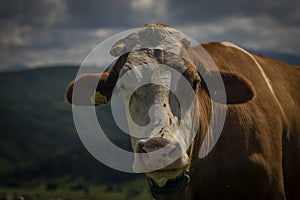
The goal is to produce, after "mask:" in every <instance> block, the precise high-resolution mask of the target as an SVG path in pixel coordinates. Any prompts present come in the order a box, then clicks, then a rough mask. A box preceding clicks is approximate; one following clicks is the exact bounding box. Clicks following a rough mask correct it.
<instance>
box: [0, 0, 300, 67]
mask: <svg viewBox="0 0 300 200" xmlns="http://www.w3.org/2000/svg"><path fill="white" fill-rule="evenodd" d="M155 22H160V23H164V24H168V25H170V26H173V27H175V28H177V29H179V30H181V31H182V32H184V33H185V34H187V35H189V36H191V37H192V38H193V39H195V40H196V41H198V42H199V43H207V42H211V41H230V42H233V43H235V44H237V45H239V46H242V47H244V48H247V49H253V50H259V51H269V52H280V53H288V54H294V55H300V39H299V38H300V1H299V0H251V1H250V0H227V1H226V0H219V1H217V0H206V1H203V0H182V1H179V0H90V1H89V0H85V1H84V0H80V1H74V0H1V3H0V27H1V28H0V70H1V69H5V68H6V69H7V68H9V67H13V66H16V65H26V66H29V67H40V66H51V65H56V64H80V63H81V62H82V61H83V59H84V58H85V57H86V56H87V55H88V53H89V52H90V51H91V50H92V49H93V48H94V47H95V46H96V45H97V44H98V43H100V42H101V41H103V40H105V39H106V38H108V37H110V36H112V35H114V34H117V33H119V32H121V31H125V30H128V29H132V28H138V27H141V26H143V25H144V24H147V23H155Z"/></svg>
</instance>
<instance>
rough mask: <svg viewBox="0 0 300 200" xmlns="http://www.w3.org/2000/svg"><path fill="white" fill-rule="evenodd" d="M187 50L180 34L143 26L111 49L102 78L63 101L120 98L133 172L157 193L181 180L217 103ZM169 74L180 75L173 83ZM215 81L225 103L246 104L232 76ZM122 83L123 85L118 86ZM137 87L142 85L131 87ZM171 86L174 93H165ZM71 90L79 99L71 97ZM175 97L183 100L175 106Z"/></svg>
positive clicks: (245, 92)
mask: <svg viewBox="0 0 300 200" xmlns="http://www.w3.org/2000/svg"><path fill="white" fill-rule="evenodd" d="M190 48H191V47H190V44H189V40H188V39H187V38H185V37H184V35H183V34H182V33H181V32H179V31H177V30H175V29H173V28H171V27H168V26H165V25H161V24H154V25H153V24H152V25H146V26H145V27H143V28H142V29H141V31H140V32H138V33H134V34H131V35H129V36H128V37H126V38H124V39H122V40H120V41H118V42H117V43H116V44H115V45H113V47H112V49H111V54H112V55H114V56H116V57H118V59H117V61H116V62H115V64H114V65H113V66H112V67H111V69H110V70H109V71H108V72H104V73H101V74H85V75H82V76H80V77H78V78H77V79H76V80H75V81H73V82H71V84H70V85H69V86H68V88H67V91H66V100H67V101H68V102H69V103H72V104H75V105H104V104H108V103H109V102H110V100H111V97H112V93H113V90H114V88H115V89H116V90H117V91H118V92H119V93H120V94H121V96H122V98H123V99H124V102H125V105H124V106H125V110H126V114H127V118H128V120H127V121H128V127H129V131H130V134H131V143H132V148H133V150H134V152H136V153H139V154H137V156H136V158H135V163H134V166H133V168H134V170H135V171H137V172H147V175H148V176H149V177H150V178H152V179H153V181H154V182H155V183H156V184H157V185H158V186H160V187H163V186H164V185H165V184H166V183H167V181H168V180H170V179H175V178H176V177H179V176H181V175H182V174H183V172H184V170H185V168H186V166H187V165H188V163H189V156H188V154H187V149H188V148H189V146H190V144H191V140H192V138H193V136H194V135H193V134H194V133H195V132H196V131H197V130H198V132H202V133H204V132H206V131H205V129H207V128H208V127H207V126H208V120H209V117H210V112H211V107H210V106H211V105H210V104H211V102H210V100H211V99H213V100H215V101H219V100H218V94H219V91H218V90H219V88H218V86H216V87H215V88H213V90H214V91H213V92H212V91H210V93H209V92H208V89H207V85H206V84H205V81H204V80H203V76H207V77H205V78H206V79H208V77H209V76H210V77H212V78H213V77H214V72H212V71H207V72H205V70H207V69H201V70H202V71H204V72H203V74H202V73H199V72H198V70H197V67H196V64H195V62H194V61H193V59H192V58H191V57H190V56H189V52H190ZM166 66H167V67H166ZM174 71H176V72H177V73H180V74H181V78H179V79H176V81H174V80H175V78H174ZM125 76H127V78H126V77H125ZM221 76H222V78H223V80H224V85H225V89H226V93H227V103H243V102H246V101H248V100H249V99H251V97H252V92H251V90H250V88H249V86H248V85H247V84H246V83H245V82H244V81H242V80H241V79H240V78H238V77H237V76H235V75H233V74H222V73H221ZM122 77H125V79H126V81H120V83H119V82H118V81H119V80H120V79H122ZM95 80H97V81H98V82H99V83H98V86H97V88H96V91H95V89H93V86H92V82H94V81H95ZM212 80H213V79H212ZM143 81H147V84H142V86H141V87H137V85H138V84H140V83H142V82H143ZM185 83H187V84H188V86H187V85H185ZM173 84H175V87H174V88H175V92H172V91H170V87H172V85H173ZM74 85H75V86H76V90H77V94H80V95H76V96H73V89H74ZM173 86H174V85H173ZM188 88H190V89H188ZM175 93H176V94H180V95H181V96H183V97H185V98H183V99H182V100H181V102H179V99H178V98H177V97H176V95H175ZM193 97H195V99H196V100H197V101H194V98H193ZM219 103H224V102H222V101H219ZM199 113H200V116H199ZM196 117H199V120H195V119H196ZM199 124H200V126H199V127H198V125H199ZM200 130H201V131H200ZM202 133H201V134H202ZM202 137H203V136H202Z"/></svg>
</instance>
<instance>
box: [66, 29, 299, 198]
mask: <svg viewBox="0 0 300 200" xmlns="http://www.w3.org/2000/svg"><path fill="white" fill-rule="evenodd" d="M137 37H140V38H139V39H138V41H139V42H141V41H143V40H149V41H150V42H151V45H150V46H149V47H145V48H142V47H143V46H141V45H140V46H139V45H137V43H138V42H137V41H132V40H135V39H136V38H137ZM132 38H133V39H132ZM130 39H131V40H130ZM162 47H163V48H162ZM203 49H204V50H205V51H206V52H207V55H209V56H210V57H211V58H212V60H213V62H214V64H215V65H216V67H217V69H212V68H210V66H209V65H208V64H207V63H205V62H206V60H207V59H206V58H205V56H203ZM110 53H111V54H112V55H114V56H116V57H118V58H117V59H116V62H115V63H114V64H113V66H112V67H111V68H110V69H109V70H108V71H106V72H104V73H98V74H97V73H96V74H84V75H81V76H80V77H78V78H77V79H75V80H74V81H72V82H71V83H70V85H69V86H68V87H67V89H66V95H65V98H66V100H67V101H68V102H69V103H71V104H74V105H97V106H101V105H104V104H108V103H109V102H110V99H111V97H112V93H113V90H114V88H115V87H116V84H117V82H118V80H119V79H120V78H121V77H122V75H123V74H124V73H125V72H127V71H129V70H132V69H134V68H136V67H137V66H139V65H144V64H147V65H155V66H156V70H157V69H158V70H160V68H159V66H161V65H158V64H165V65H168V66H171V67H173V68H176V70H177V71H178V72H180V73H181V74H182V76H183V77H184V79H185V80H186V81H187V82H188V83H189V84H190V87H191V88H192V90H193V91H194V94H195V97H196V107H195V105H194V106H192V104H193V103H192V102H191V101H188V102H186V103H185V105H184V106H185V110H186V112H187V113H194V112H196V113H199V118H197V121H196V124H197V130H196V135H195V137H194V139H193V142H187V141H190V140H189V139H187V138H189V137H190V136H191V134H192V130H188V129H183V130H184V131H177V130H178V127H179V124H180V123H181V124H185V123H190V124H191V121H190V120H193V119H189V120H186V121H185V120H181V119H180V118H181V117H182V116H181V115H180V112H178V109H177V108H176V107H178V102H177V101H176V98H174V97H172V95H170V93H171V92H170V90H168V89H167V87H165V86H164V84H166V85H168V81H169V82H170V79H171V78H172V77H171V76H170V75H169V76H168V73H167V72H162V73H153V74H152V76H151V77H150V78H151V79H153V80H154V82H157V83H158V84H146V85H144V86H143V87H140V88H138V89H137V90H136V91H135V92H134V93H133V95H132V96H131V98H130V103H129V105H127V107H126V110H127V111H128V112H127V114H128V115H131V118H132V119H133V121H135V123H137V124H140V125H147V123H149V115H148V114H147V113H148V112H149V113H150V111H149V109H150V107H151V105H154V104H155V105H159V106H158V107H154V108H153V109H152V110H151V109H150V110H151V112H152V116H151V121H153V122H154V123H153V124H154V125H155V126H159V127H160V128H159V130H156V129H155V127H154V129H155V131H156V132H155V133H151V134H149V135H150V136H149V137H147V138H136V137H132V138H131V142H132V148H133V151H134V152H137V153H143V154H147V153H149V154H150V153H151V152H155V151H158V150H159V149H162V148H165V150H166V154H164V155H163V154H162V155H161V157H159V158H151V155H150V156H148V157H145V156H137V157H136V158H135V159H136V160H135V163H134V166H133V168H134V169H135V170H136V171H140V172H142V171H143V170H144V171H145V172H146V177H147V180H148V181H149V185H150V188H151V192H152V195H153V196H154V197H155V198H156V199H166V200H167V199H180V200H184V199H300V120H299V119H300V95H299V91H300V81H299V78H300V68H299V67H298V66H293V65H289V64H285V63H283V62H281V61H278V60H275V59H272V58H267V57H264V56H260V55H256V54H253V53H249V52H248V51H246V50H244V49H242V48H240V47H238V46H236V45H234V44H232V43H229V42H210V43H207V44H201V45H196V46H192V45H191V43H190V41H189V39H188V38H186V37H184V36H183V34H182V33H181V32H180V31H178V30H176V29H174V28H172V27H170V26H167V25H164V24H147V25H145V26H144V27H142V28H141V30H140V32H139V33H138V34H136V35H130V36H128V37H126V38H124V39H122V40H120V41H118V42H116V43H115V44H114V45H113V47H112V49H111V51H110ZM217 74H219V75H220V77H221V80H222V82H223V86H224V89H225V93H226V98H225V100H224V99H222V98H220V97H219V95H218V94H219V93H220V91H221V89H222V88H221V89H220V87H221V86H219V85H214V84H213V83H212V84H211V83H210V85H211V86H209V84H208V82H209V80H215V79H214V78H213V77H215V76H217ZM136 76H142V75H141V74H138V72H136ZM92 80H96V81H97V82H98V85H97V87H96V93H95V91H93V89H91V88H92V86H91V85H90V81H92ZM179 83H180V82H179ZM130 84H131V83H130V82H128V85H123V87H120V88H119V89H120V90H123V92H124V91H125V93H126V87H129V86H130ZM75 85H77V91H78V93H79V94H80V95H77V96H74V95H73V90H74V87H75ZM180 86H181V85H180V84H179V86H178V90H179V93H183V94H184V93H185V92H186V89H185V88H182V87H180ZM95 94H96V95H95ZM184 95H187V96H188V95H189V94H184ZM93 96H94V97H95V99H94V101H91V98H90V97H93ZM213 105H218V106H219V107H221V108H224V109H225V111H226V118H225V121H224V125H223V128H222V132H221V135H220V137H219V139H218V141H217V142H216V144H214V146H213V147H212V148H211V150H210V151H209V152H207V153H206V154H205V155H204V156H200V153H201V148H202V145H204V144H203V143H204V139H205V137H206V135H207V134H210V133H211V132H210V131H209V129H210V124H209V122H210V120H211V118H212V115H213V114H214V113H213V112H214V109H212V106H213ZM190 116H192V115H190ZM158 119H159V120H158ZM161 119H166V120H161ZM128 126H129V127H130V124H129V125H128ZM189 127H192V128H193V127H194V126H189ZM129 129H130V128H129ZM130 131H133V132H134V131H135V129H130ZM211 131H212V132H213V131H214V130H211ZM208 145H209V144H208ZM199 152H200V153H199ZM174 155H179V156H177V157H176V156H175V157H176V159H174V160H172V162H169V163H168V162H167V161H166V160H168V159H169V158H170V157H172V156H174ZM157 160H160V161H161V160H162V162H164V161H166V162H165V163H167V164H166V166H164V167H162V168H158V169H155V170H154V171H151V170H148V171H147V169H149V166H150V165H151V164H152V165H154V163H155V162H156V161H157Z"/></svg>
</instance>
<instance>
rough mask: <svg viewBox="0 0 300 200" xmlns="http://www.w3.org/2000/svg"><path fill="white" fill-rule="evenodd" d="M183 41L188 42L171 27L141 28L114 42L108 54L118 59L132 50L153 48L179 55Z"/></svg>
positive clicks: (180, 33)
mask: <svg viewBox="0 0 300 200" xmlns="http://www.w3.org/2000/svg"><path fill="white" fill-rule="evenodd" d="M183 39H184V41H185V42H186V41H189V40H188V39H187V38H186V37H185V35H184V34H183V33H182V32H180V31H178V30H176V29H174V28H171V27H152V26H151V27H143V28H140V29H138V30H137V31H136V32H134V33H132V34H130V35H128V36H127V37H125V38H124V39H121V40H119V41H118V42H116V43H115V44H114V45H113V46H112V48H111V50H110V54H111V55H112V56H115V57H118V56H120V55H122V54H124V53H127V52H130V51H133V50H138V49H143V48H153V49H161V50H165V51H170V52H172V53H175V54H177V55H180V49H181V46H182V41H183Z"/></svg>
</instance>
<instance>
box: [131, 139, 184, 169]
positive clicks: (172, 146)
mask: <svg viewBox="0 0 300 200" xmlns="http://www.w3.org/2000/svg"><path fill="white" fill-rule="evenodd" d="M136 152H137V153H139V154H138V156H137V157H136V160H135V166H134V168H135V170H136V171H137V172H153V171H169V172H171V171H172V170H177V169H182V168H184V167H185V166H186V165H187V160H188V159H183V158H185V157H187V155H186V153H185V152H184V151H182V149H181V147H180V144H179V143H178V142H173V141H170V140H168V139H165V138H162V137H153V138H149V139H145V140H140V141H139V142H138V143H137V147H136ZM183 152H184V153H183Z"/></svg>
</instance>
